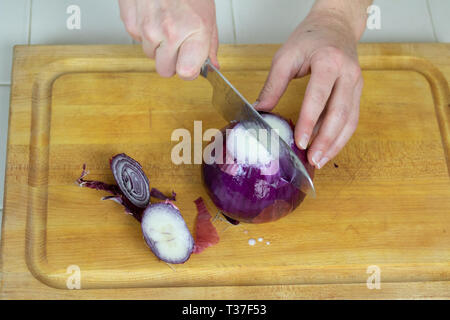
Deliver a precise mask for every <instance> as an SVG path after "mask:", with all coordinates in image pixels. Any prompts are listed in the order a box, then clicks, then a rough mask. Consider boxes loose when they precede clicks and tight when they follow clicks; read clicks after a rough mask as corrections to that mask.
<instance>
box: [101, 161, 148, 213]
mask: <svg viewBox="0 0 450 320" xmlns="http://www.w3.org/2000/svg"><path fill="white" fill-rule="evenodd" d="M110 164H111V170H112V172H113V175H114V179H116V182H117V185H118V186H119V188H120V190H121V191H122V194H123V195H124V196H125V198H126V199H127V200H128V201H130V202H131V204H132V205H134V206H136V207H137V208H145V207H147V205H148V204H149V203H150V187H149V185H150V183H149V181H148V178H147V176H146V175H145V173H144V171H142V166H141V165H140V164H139V162H137V161H136V160H134V159H132V158H130V157H129V156H127V155H126V154H125V153H121V154H118V155H116V156H114V157H113V158H112V159H111V161H110Z"/></svg>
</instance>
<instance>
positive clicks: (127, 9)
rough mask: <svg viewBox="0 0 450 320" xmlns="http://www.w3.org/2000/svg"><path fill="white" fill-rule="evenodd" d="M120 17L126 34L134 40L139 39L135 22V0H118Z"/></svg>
mask: <svg viewBox="0 0 450 320" xmlns="http://www.w3.org/2000/svg"><path fill="white" fill-rule="evenodd" d="M119 8H120V18H121V20H122V21H123V23H124V25H125V29H126V30H127V32H128V34H129V35H130V36H131V37H132V38H133V39H134V40H136V41H139V42H140V41H141V36H140V33H139V29H138V24H137V10H136V0H119Z"/></svg>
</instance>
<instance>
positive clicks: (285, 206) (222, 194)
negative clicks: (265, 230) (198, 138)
mask: <svg viewBox="0 0 450 320" xmlns="http://www.w3.org/2000/svg"><path fill="white" fill-rule="evenodd" d="M277 116H278V115H277ZM278 117H279V118H280V119H283V120H284V121H286V122H287V123H288V124H289V126H290V127H291V129H292V130H293V124H292V122H288V121H287V120H285V119H284V118H282V117H281V116H278ZM235 125H236V123H230V124H229V125H227V126H226V127H225V128H223V129H222V134H223V137H224V139H223V140H224V146H223V150H224V159H225V157H230V155H229V154H225V153H227V148H226V134H225V132H226V129H232V128H233V127H234V126H235ZM290 147H291V148H292V150H293V151H294V152H295V153H296V155H297V156H298V157H299V159H300V160H301V161H302V163H303V164H304V165H305V167H306V169H307V171H308V173H309V174H310V176H311V178H313V175H314V167H312V166H311V165H310V164H309V163H308V161H307V158H306V150H300V149H298V148H297V146H296V145H295V143H294V142H292V143H291V144H290ZM282 160H283V159H280V161H282ZM233 166H234V167H233ZM236 166H238V167H239V168H236ZM202 179H203V183H204V185H205V188H206V190H207V192H208V195H209V196H210V197H211V199H212V201H213V202H214V204H215V205H216V206H217V207H218V208H219V209H220V210H221V211H222V212H223V213H224V214H225V215H227V216H228V217H230V218H232V219H234V220H237V221H240V222H247V223H266V222H271V221H275V220H278V219H280V218H282V217H284V216H286V215H287V214H288V213H290V212H292V211H293V210H294V209H295V208H297V207H298V206H299V205H300V203H301V202H302V201H303V199H304V198H305V196H306V194H305V193H303V192H301V191H300V190H299V189H297V188H296V187H294V186H293V185H292V184H291V183H290V182H289V181H287V180H286V179H285V178H284V177H282V176H281V173H280V170H278V171H277V172H276V173H275V174H273V175H263V174H262V173H261V170H260V168H258V167H257V166H255V165H251V164H236V163H235V164H228V165H227V164H217V163H212V164H206V163H203V165H202Z"/></svg>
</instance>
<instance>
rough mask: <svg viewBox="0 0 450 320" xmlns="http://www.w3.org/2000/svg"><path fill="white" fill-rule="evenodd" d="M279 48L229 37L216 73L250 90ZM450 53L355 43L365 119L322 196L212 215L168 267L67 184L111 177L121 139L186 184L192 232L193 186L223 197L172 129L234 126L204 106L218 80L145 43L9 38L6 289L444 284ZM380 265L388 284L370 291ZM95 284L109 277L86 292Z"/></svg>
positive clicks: (117, 214)
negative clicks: (277, 215) (262, 217)
mask: <svg viewBox="0 0 450 320" xmlns="http://www.w3.org/2000/svg"><path fill="white" fill-rule="evenodd" d="M276 48H277V47H276V46H224V47H223V48H222V50H221V57H220V61H221V66H222V70H223V72H224V74H225V75H226V76H227V77H228V78H229V79H230V80H231V82H232V83H233V84H234V85H235V86H236V87H237V88H238V89H239V90H240V91H241V92H242V93H243V95H244V96H245V97H247V99H248V100H250V101H254V100H255V99H256V97H257V95H258V92H259V90H260V89H261V87H262V85H263V83H264V80H265V77H266V76H267V72H268V70H269V68H270V61H271V57H272V56H273V54H274V52H275V50H276ZM449 56H450V46H449V45H437V44H435V45H431V44H430V45H425V44H416V45H408V44H404V45H400V44H393V45H385V44H377V45H374V44H367V45H362V46H360V61H361V65H362V68H363V70H364V79H365V89H364V92H363V96H362V100H361V117H360V124H359V127H358V129H357V131H356V133H355V135H354V136H353V138H352V139H351V141H350V142H349V143H348V144H347V146H346V147H345V148H344V149H343V150H342V152H341V153H340V154H339V156H338V157H337V158H335V159H334V160H333V161H332V162H331V163H330V164H328V165H327V166H326V167H325V168H323V169H322V170H320V171H317V172H316V177H315V184H316V189H317V191H318V195H317V198H316V199H312V198H307V199H306V200H305V201H304V203H303V204H302V205H301V206H300V207H299V208H298V209H297V210H296V211H294V212H293V213H291V214H290V215H288V216H287V217H285V218H283V219H281V220H279V221H277V222H273V223H268V224H261V225H249V224H241V225H239V226H228V225H227V224H226V223H225V222H223V221H221V220H216V221H215V224H216V227H217V228H218V230H219V234H220V237H221V241H220V243H219V244H218V245H216V246H214V247H212V248H209V249H207V250H205V251H204V252H203V253H202V254H200V255H193V256H192V257H191V259H190V260H189V261H188V262H186V263H185V264H183V265H175V266H168V265H167V264H165V263H163V262H161V261H159V260H158V259H157V258H156V257H154V256H153V254H152V253H151V252H150V251H149V249H148V248H147V247H146V245H145V243H144V241H143V239H142V235H141V232H140V228H139V224H138V223H137V222H136V221H134V219H132V218H131V217H130V216H127V215H125V214H124V213H123V210H122V208H121V207H119V206H118V205H117V204H115V203H113V202H107V201H106V202H105V201H100V198H101V197H102V196H103V195H104V193H102V192H99V191H95V190H88V189H84V188H79V187H77V186H76V185H75V184H74V181H75V180H76V179H77V178H78V176H79V174H80V171H81V166H82V164H83V163H86V164H87V166H88V169H89V171H90V175H89V176H88V178H91V179H100V180H104V181H107V182H112V181H113V178H112V175H111V172H110V170H109V163H108V159H109V158H110V157H111V156H112V155H114V154H116V153H120V152H125V153H127V154H128V155H130V156H132V157H134V158H135V159H137V160H138V161H139V162H140V163H141V164H142V165H143V168H144V171H145V172H146V173H147V175H148V176H149V177H150V183H151V186H154V187H157V188H159V189H161V190H163V191H166V192H169V191H171V190H172V189H173V190H175V191H176V192H177V194H178V199H177V206H179V208H180V209H181V212H182V214H183V216H184V217H185V219H186V222H187V224H188V226H189V228H190V229H191V230H193V227H194V219H195V215H196V210H195V205H194V203H193V201H194V200H195V199H196V198H197V197H199V196H202V197H203V198H204V199H205V200H206V203H207V206H208V208H209V210H210V211H211V212H212V213H214V214H215V213H216V212H217V209H216V208H215V207H214V205H213V204H212V202H211V201H210V200H209V198H208V197H207V195H206V193H205V191H204V189H203V187H202V183H201V176H200V166H199V165H180V166H176V165H174V164H173V163H172V162H171V159H170V152H171V149H172V147H173V146H174V145H175V144H177V143H178V142H177V141H171V134H172V132H173V130H174V129H177V128H186V129H188V130H189V131H190V132H191V134H192V135H193V125H194V121H200V120H201V121H202V122H203V123H202V125H203V130H206V129H208V128H220V127H222V126H223V125H225V121H224V120H222V119H221V117H220V116H219V115H218V114H216V112H215V111H214V109H212V108H211V106H210V100H211V92H212V90H211V88H210V86H209V84H208V83H207V82H206V80H204V79H198V80H196V81H192V82H184V81H181V80H179V79H177V78H171V79H163V78H160V77H159V76H158V75H157V74H156V73H155V72H154V64H153V62H152V61H149V60H147V59H145V57H144V56H143V54H142V53H141V49H140V48H139V47H137V46H134V47H132V46H57V47H51V46H32V47H25V46H23V47H22V46H20V47H16V48H15V60H14V71H13V83H12V95H11V115H10V129H9V143H8V163H7V180H6V196H5V210H4V218H3V219H4V221H3V230H2V234H3V240H2V247H1V268H2V269H1V278H2V279H1V281H2V288H1V289H0V290H1V291H0V292H1V296H2V297H7V298H16V297H43V296H42V295H44V297H55V296H56V297H60V296H63V297H78V298H82V297H94V296H95V297H119V298H126V297H144V298H151V297H154V298H163V297H164V296H166V297H167V298H174V297H179V298H189V297H195V298H214V297H216V298H224V297H225V296H221V294H229V293H230V292H232V294H233V296H232V297H234V298H251V297H256V298H268V297H269V298H270V297H272V298H273V297H283V298H295V297H300V296H302V295H305V294H306V293H307V292H309V293H308V294H309V297H314V290H316V291H315V292H316V293H315V294H316V295H318V294H319V291H318V290H320V289H322V290H324V288H327V289H326V290H328V291H327V292H328V295H331V296H332V297H335V296H346V295H347V296H349V297H351V296H352V295H353V294H355V296H356V297H361V296H364V295H369V296H377V294H378V296H383V297H389V294H391V295H394V296H395V295H396V294H397V295H399V296H403V297H413V296H416V295H417V292H411V288H414V287H416V288H419V287H420V286H422V287H421V294H426V293H427V291H426V290H431V291H428V292H429V293H428V295H432V296H434V297H439V296H444V297H448V295H449V288H450V287H449V282H448V280H449V278H450V269H449V267H450V236H449V232H450V179H449V167H450V156H449V151H450V129H449V128H450V127H449V125H450V109H449V106H448V101H449V91H448V79H450V78H449V77H450V62H449V59H448V57H449ZM243 68H244V69H243ZM446 77H447V78H446ZM307 81H308V79H307V78H305V79H301V80H295V81H293V82H292V83H291V85H290V87H289V89H288V91H287V93H286V94H285V95H284V97H283V98H282V100H281V102H280V104H279V105H278V106H277V108H276V109H275V111H277V112H279V113H280V114H282V115H284V116H286V117H288V118H291V119H292V120H294V121H295V120H296V119H297V116H298V112H299V108H300V105H301V101H302V98H303V94H304V91H305V87H306V85H307ZM259 237H262V238H264V241H263V242H257V244H256V245H255V246H249V245H248V240H249V239H250V238H255V239H257V238H259ZM266 241H269V242H270V245H267V244H266ZM74 266H75V268H78V269H79V271H80V276H81V277H80V279H81V290H77V291H76V292H74V291H71V290H56V289H54V288H60V289H67V281H68V279H69V278H70V277H71V276H73V270H74V269H73V268H74ZM371 266H375V268H379V270H380V271H381V281H382V286H383V284H386V288H391V291H388V294H385V295H383V293H374V292H375V291H378V290H369V289H367V287H366V281H367V278H368V277H369V276H370V274H368V273H367V272H368V268H369V270H371V269H370V267H371ZM426 284H430V285H426ZM312 285H316V286H315V287H314V286H312ZM252 286H257V287H252ZM193 287H197V288H193ZM312 287H314V288H315V289H311V288H312ZM99 288H104V289H108V290H101V291H99V290H84V289H99ZM126 288H148V289H126ZM250 288H251V289H250ZM256 288H260V289H259V290H258V289H256ZM339 288H340V289H339ZM349 288H353V290H350V291H348V290H349ZM424 288H425V289H424ZM230 290H231V291H230ZM308 290H309V291H308ZM333 290H335V291H333ZM339 290H341V291H339ZM385 290H386V289H385ZM387 290H389V289H387ZM395 290H397V291H395ZM175 292H176V294H175ZM213 292H214V293H215V295H214V294H212V293H213ZM301 292H302V293H301ZM311 292H312V293H311ZM389 292H390V293H389ZM430 292H431V293H432V294H431V293H430ZM385 293H386V291H385ZM124 294H127V296H124ZM307 296H308V295H307ZM227 297H230V296H227Z"/></svg>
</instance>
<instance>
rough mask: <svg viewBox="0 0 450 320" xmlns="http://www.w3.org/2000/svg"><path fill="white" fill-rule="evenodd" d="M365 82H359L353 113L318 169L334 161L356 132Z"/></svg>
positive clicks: (354, 95) (355, 91) (354, 97)
mask: <svg viewBox="0 0 450 320" xmlns="http://www.w3.org/2000/svg"><path fill="white" fill-rule="evenodd" d="M362 86H363V81H362V78H361V80H360V81H358V84H357V86H356V87H355V90H354V92H353V101H352V103H353V107H352V111H351V113H350V115H349V117H348V119H347V122H346V123H345V125H344V127H343V129H342V131H341V132H340V133H339V135H338V137H337V138H336V139H335V141H334V142H333V143H332V145H331V146H330V147H329V148H328V151H327V152H326V153H325V155H324V156H323V158H322V159H321V161H320V162H319V163H318V168H319V169H320V168H323V166H324V165H325V164H326V163H327V162H328V161H329V160H330V159H333V158H334V157H335V156H336V155H337V154H338V153H339V152H340V151H341V150H342V148H343V147H344V146H345V145H346V144H347V142H348V141H349V140H350V138H351V136H352V135H353V133H354V132H355V130H356V127H357V125H358V120H359V103H360V98H361V92H362Z"/></svg>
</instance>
